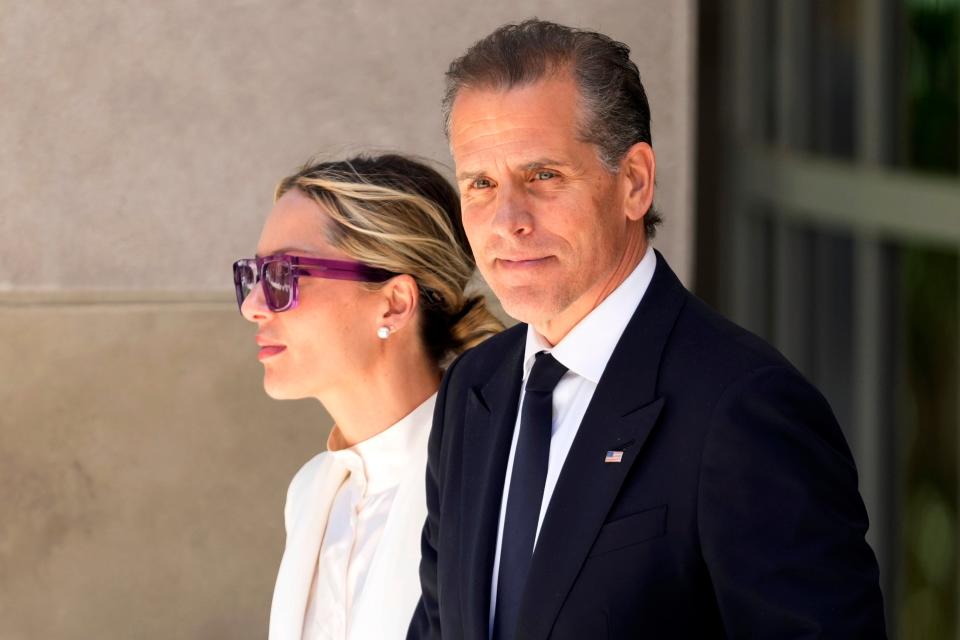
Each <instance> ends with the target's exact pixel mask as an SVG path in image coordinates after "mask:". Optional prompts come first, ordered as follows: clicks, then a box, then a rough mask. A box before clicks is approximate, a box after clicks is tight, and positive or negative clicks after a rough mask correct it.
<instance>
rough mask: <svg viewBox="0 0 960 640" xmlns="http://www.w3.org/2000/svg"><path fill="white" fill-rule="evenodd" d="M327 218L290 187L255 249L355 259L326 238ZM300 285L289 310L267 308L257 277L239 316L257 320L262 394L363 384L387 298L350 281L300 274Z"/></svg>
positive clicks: (302, 393) (285, 395)
mask: <svg viewBox="0 0 960 640" xmlns="http://www.w3.org/2000/svg"><path fill="white" fill-rule="evenodd" d="M328 224H330V221H329V218H328V217H327V214H326V213H325V212H324V211H323V210H322V209H321V208H320V206H319V205H318V204H317V203H316V202H314V201H313V200H312V199H310V198H309V197H307V196H305V195H304V194H303V193H302V192H300V191H298V190H296V189H292V190H290V191H288V192H287V193H286V194H284V195H283V197H281V198H280V199H279V200H277V202H276V204H274V207H273V210H272V211H271V212H270V215H269V217H268V218H267V221H266V223H265V224H264V227H263V231H262V232H261V234H260V241H259V243H258V244H257V255H260V256H266V255H271V254H276V253H289V254H292V255H300V256H309V257H315V258H332V259H340V260H352V258H350V257H349V256H347V255H346V254H344V253H343V252H342V251H339V250H337V249H335V248H334V247H332V246H331V245H330V244H329V243H328V242H327V241H326V234H325V233H324V231H325V228H326V225H328ZM299 288H300V295H299V302H298V304H297V306H296V307H295V308H293V309H290V310H288V311H282V312H273V311H270V309H269V308H267V305H266V302H265V301H264V299H263V288H262V287H261V286H260V285H259V284H258V285H257V286H256V287H254V288H253V290H252V291H251V292H250V295H249V296H247V299H246V300H244V302H243V306H242V308H241V310H242V312H243V316H244V317H245V318H246V319H247V320H249V321H251V322H254V323H256V324H257V336H256V341H257V345H258V346H259V347H260V350H259V353H258V357H259V359H260V362H261V363H263V368H264V373H263V386H264V389H265V390H266V392H267V394H269V395H270V396H271V397H273V398H276V399H293V398H305V397H316V398H321V400H322V398H323V397H325V396H328V395H329V394H332V393H337V391H338V388H339V386H340V385H344V384H347V385H351V386H356V385H358V384H363V379H364V377H366V376H368V375H369V373H370V371H371V369H372V366H373V364H374V363H375V362H376V359H377V355H378V354H379V352H380V349H381V348H382V345H381V344H379V343H380V342H381V341H380V340H379V339H378V338H377V328H378V327H379V326H380V324H381V322H379V320H380V318H381V317H382V315H383V313H384V311H385V310H386V308H387V306H388V305H387V301H386V300H385V299H384V297H383V296H382V295H379V294H378V292H376V291H369V290H367V289H365V288H364V285H363V284H361V283H359V282H353V281H349V280H329V279H325V278H317V277H309V276H301V277H300V280H299Z"/></svg>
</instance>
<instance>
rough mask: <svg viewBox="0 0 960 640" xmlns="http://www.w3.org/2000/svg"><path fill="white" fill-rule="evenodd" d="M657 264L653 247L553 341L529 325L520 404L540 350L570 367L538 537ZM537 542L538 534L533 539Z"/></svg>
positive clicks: (557, 395)
mask: <svg viewBox="0 0 960 640" xmlns="http://www.w3.org/2000/svg"><path fill="white" fill-rule="evenodd" d="M656 266H657V257H656V254H655V253H654V251H653V247H651V246H649V245H648V246H647V251H646V253H645V254H644V256H643V259H642V260H641V261H640V264H638V265H637V266H636V268H634V270H633V272H632V273H631V274H630V275H629V276H627V278H626V279H625V280H624V281H623V282H622V283H620V286H618V287H617V288H616V289H614V290H613V292H612V293H610V295H609V296H607V297H606V298H605V299H604V300H603V301H602V302H601V303H600V304H599V305H597V307H596V308H595V309H594V310H593V311H591V312H590V313H589V314H587V315H586V317H584V318H583V320H581V321H580V322H578V323H577V325H576V326H574V327H573V329H571V330H570V332H569V333H568V334H567V335H566V336H564V337H563V339H562V340H560V342H558V343H557V344H556V345H554V346H553V347H551V346H550V344H549V343H548V342H547V341H546V340H545V339H544V338H543V336H541V335H540V334H538V333H537V332H536V330H535V329H534V328H533V327H532V326H529V325H528V326H527V343H526V346H525V348H524V354H523V382H522V385H523V386H522V388H521V390H520V405H519V406H523V396H524V394H525V391H526V386H527V378H528V377H529V376H530V370H531V369H532V368H533V361H534V359H535V358H536V355H537V353H539V352H540V351H547V352H549V353H552V354H553V357H554V358H556V360H557V362H559V363H560V364H562V365H563V366H565V367H566V368H567V369H568V371H567V372H566V373H565V374H564V375H563V377H562V378H561V379H560V382H558V383H557V386H556V387H555V388H554V390H553V424H552V435H551V437H550V457H549V459H548V462H547V477H546V480H545V481H544V485H543V500H542V502H541V503H540V517H539V520H538V521H537V534H536V535H537V537H539V535H540V526H541V525H542V524H543V517H544V515H545V514H546V512H547V505H549V504H550V497H551V496H552V495H553V489H554V487H556V486H557V478H559V477H560V470H561V469H562V468H563V463H564V461H565V460H566V459H567V453H569V452H570V446H571V445H572V444H573V439H574V437H576V435H577V430H578V429H579V428H580V422H581V421H582V420H583V416H584V414H585V413H586V412H587V406H588V405H589V404H590V400H591V399H592V398H593V392H594V391H596V389H597V384H598V383H599V382H600V376H601V375H603V370H604V369H606V367H607V362H609V361H610V356H611V355H613V350H614V348H616V346H617V343H618V342H619V341H620V336H622V335H623V332H624V330H625V329H626V328H627V323H629V321H630V318H631V317H632V316H633V312H634V311H635V310H636V308H637V305H638V304H640V300H641V299H643V294H644V293H646V291H647V287H648V286H649V285H650V281H651V280H652V279H653V272H654V270H655V269H656ZM520 413H521V412H520V411H519V410H518V411H517V421H516V423H515V425H514V428H513V442H512V443H511V445H510V457H509V458H508V459H507V473H506V475H505V477H504V479H503V497H502V498H501V500H500V522H499V524H498V526H497V550H496V554H495V555H494V560H493V579H492V580H491V582H490V614H489V631H488V632H489V634H490V636H491V637H492V635H493V617H494V612H495V611H496V605H497V580H498V578H499V575H500V550H501V546H502V544H503V522H504V518H505V517H506V513H507V497H508V496H509V495H510V478H511V476H512V475H513V458H514V454H516V451H517V437H518V436H519V434H520ZM534 545H536V538H535V539H534Z"/></svg>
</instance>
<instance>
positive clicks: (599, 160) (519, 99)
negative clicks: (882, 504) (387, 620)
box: [410, 20, 885, 640]
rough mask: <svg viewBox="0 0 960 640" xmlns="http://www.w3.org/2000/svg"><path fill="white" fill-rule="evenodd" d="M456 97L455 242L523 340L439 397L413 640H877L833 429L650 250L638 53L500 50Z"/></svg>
mask: <svg viewBox="0 0 960 640" xmlns="http://www.w3.org/2000/svg"><path fill="white" fill-rule="evenodd" d="M447 86H448V93H447V99H446V101H445V106H446V107H447V110H446V117H447V133H448V137H449V140H450V144H451V149H452V152H453V156H454V160H455V162H456V171H457V180H458V183H459V188H460V192H461V202H462V206H463V222H464V227H465V229H466V231H467V235H468V238H469V240H470V244H471V246H472V248H473V250H474V252H475V254H476V257H477V264H478V265H479V267H480V270H481V272H482V273H483V275H484V277H485V278H486V280H487V282H488V283H489V284H490V286H491V288H492V289H493V291H494V293H496V294H497V296H498V297H499V299H500V300H501V302H502V303H503V307H504V309H505V310H506V311H507V313H509V314H510V315H511V316H513V317H515V318H517V319H518V320H521V321H522V322H523V323H525V324H519V325H516V326H515V327H513V328H511V329H509V330H507V331H505V332H503V333H502V334H500V335H499V336H496V337H494V338H491V339H490V340H488V341H487V342H486V343H484V344H482V345H481V346H479V347H477V348H476V349H474V350H472V351H469V352H467V353H466V354H464V355H463V356H462V357H461V358H459V359H458V360H457V361H456V362H454V364H453V365H451V366H450V368H449V369H448V371H447V373H446V376H445V377H444V380H443V383H442V385H441V389H440V394H439V397H438V400H437V407H436V414H435V419H434V425H433V431H432V434H431V438H430V451H429V463H428V471H427V501H428V511H429V515H428V518H427V522H426V525H425V527H424V532H423V545H422V553H423V556H422V560H421V582H422V587H423V596H422V599H421V602H420V605H419V606H418V609H417V612H416V614H415V616H414V619H413V622H412V624H411V627H410V637H411V638H441V637H442V638H447V639H460V638H465V639H471V640H486V639H488V638H493V639H495V640H508V639H511V638H522V639H531V640H532V639H546V638H555V639H558V640H559V639H561V638H569V639H577V640H583V639H593V638H697V639H701V638H723V637H738V638H741V637H743V638H745V637H750V638H843V639H845V640H850V639H853V638H882V637H884V636H885V631H884V620H883V605H882V599H881V595H880V589H879V585H878V570H877V563H876V559H875V557H874V555H873V552H872V551H871V550H870V548H869V546H868V545H867V543H866V541H865V540H864V534H865V532H866V530H867V516H866V513H865V510H864V507H863V503H862V500H861V499H860V495H859V493H858V491H857V474H856V469H855V467H854V463H853V459H852V457H851V455H850V451H849V449H848V447H847V444H846V442H845V441H844V438H843V435H842V434H841V431H840V429H839V427H838V425H837V423H836V421H835V419H834V417H833V415H832V412H831V410H830V407H829V406H828V404H827V402H826V401H825V400H824V398H823V397H822V396H821V395H820V394H819V393H818V392H817V390H816V389H814V388H813V387H812V386H811V385H810V384H809V383H808V382H806V381H805V380H804V379H803V377H802V376H801V375H800V374H799V373H798V372H797V371H796V369H794V368H793V367H792V366H791V365H790V363H789V362H787V361H786V360H785V359H784V358H783V357H782V356H781V355H780V354H778V353H777V352H776V351H775V350H774V349H772V348H771V347H769V346H768V345H766V344H765V343H764V342H762V341H761V340H759V339H758V338H756V337H754V336H753V335H751V334H749V333H748V332H746V331H744V330H743V329H741V328H739V327H737V326H735V325H733V324H732V323H730V322H728V321H727V320H725V319H724V318H722V317H721V316H719V315H718V314H716V313H715V312H714V311H712V310H711V309H709V308H708V307H706V306H705V305H704V304H703V303H702V302H700V301H699V300H698V299H697V298H695V297H694V296H693V295H691V294H690V293H689V292H687V291H686V290H685V289H684V287H683V286H682V285H681V283H680V282H679V281H678V279H677V278H676V276H675V275H674V274H673V272H672V271H671V270H670V268H669V266H667V263H666V260H665V259H664V258H663V256H662V255H660V254H659V253H657V252H655V251H654V250H653V249H652V247H651V246H650V244H649V240H650V238H651V237H652V236H653V232H654V230H655V225H656V223H657V220H658V216H657V215H656V214H655V213H654V211H653V210H652V208H651V207H652V203H653V195H654V179H655V175H656V163H655V157H654V153H653V149H652V147H651V137H650V126H649V121H650V115H649V108H648V105H647V100H646V96H645V94H644V90H643V86H642V85H641V83H640V77H639V74H638V72H637V68H636V66H635V65H634V64H633V63H632V62H631V61H630V59H629V50H628V49H627V47H626V46H624V45H622V44H620V43H617V42H614V41H612V40H610V39H609V38H607V37H606V36H603V35H601V34H597V33H592V32H587V31H579V30H575V29H569V28H567V27H563V26H560V25H555V24H551V23H547V22H541V21H536V20H533V21H527V22H524V23H521V24H519V25H508V26H505V27H501V28H500V29H498V30H497V31H495V32H494V33H492V34H491V35H489V36H487V37H486V38H484V39H483V40H481V41H479V42H478V43H476V44H475V45H474V46H473V47H472V48H471V49H470V50H469V51H467V53H466V54H465V55H464V56H463V57H461V58H459V59H458V60H456V61H454V62H453V64H452V65H451V66H450V70H449V71H448V73H447Z"/></svg>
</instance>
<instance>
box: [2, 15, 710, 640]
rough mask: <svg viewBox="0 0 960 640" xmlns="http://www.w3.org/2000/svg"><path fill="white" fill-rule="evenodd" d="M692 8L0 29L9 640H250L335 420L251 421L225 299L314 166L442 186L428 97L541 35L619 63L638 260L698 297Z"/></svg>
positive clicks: (255, 380) (251, 394)
mask: <svg viewBox="0 0 960 640" xmlns="http://www.w3.org/2000/svg"><path fill="white" fill-rule="evenodd" d="M694 4H695V3H694V1H693V0H683V1H677V2H662V1H660V0H640V1H638V0H616V1H614V0H601V1H598V2H594V3H572V2H569V1H566V2H562V3H561V2H550V1H546V0H538V1H536V2H531V3H528V4H527V5H525V6H524V8H523V10H522V11H518V10H517V9H515V8H514V6H515V3H512V2H507V1H506V0H490V1H488V2H485V3H479V4H477V3H470V4H466V3H450V2H443V1H441V0H428V1H425V2H416V3H414V2H407V3H403V2H401V3H397V2H393V3H387V2H371V1H369V0H361V1H359V2H351V3H320V2H293V1H276V2H257V1H252V0H251V1H241V0H236V1H234V2H213V3H197V2H193V1H190V2H188V1H186V0H171V1H169V2H164V3H126V2H119V1H113V2H104V1H102V0H101V1H98V2H81V1H78V2H71V3H55V2H52V1H50V0H37V1H34V2H29V3H7V4H6V5H5V6H4V7H3V9H2V11H0V96H2V98H0V100H2V104H3V109H2V115H0V336H2V340H0V407H3V411H0V492H2V493H0V640H11V639H20V638H92V637H97V638H131V637H136V638H228V637H229V638H261V637H263V636H264V634H265V625H266V618H267V614H268V610H269V599H270V592H271V588H272V583H273V578H274V576H275V572H276V566H277V562H278V560H279V554H280V552H281V549H282V539H283V535H282V523H281V509H282V503H283V495H284V491H285V488H286V484H287V482H288V480H289V478H290V476H291V475H292V474H293V472H294V471H295V470H296V468H297V467H298V466H299V465H300V464H301V463H302V462H303V461H304V460H306V459H308V458H309V457H310V456H311V455H312V454H313V453H315V452H316V451H318V450H320V449H321V447H322V444H323V442H324V441H325V437H326V432H327V430H328V429H329V419H328V418H327V417H326V416H325V414H324V413H323V411H322V409H321V408H320V407H319V406H318V405H317V404H316V403H315V402H313V401H301V402H293V403H278V402H274V401H271V400H269V399H268V398H266V397H265V396H264V394H263V392H262V388H261V386H260V367H259V365H258V364H257V363H256V361H255V348H254V345H253V342H252V335H253V330H252V327H251V326H248V325H247V323H245V322H244V321H243V320H242V319H241V318H240V317H239V315H237V314H236V311H235V307H233V303H232V302H231V301H230V296H231V295H232V294H231V293H230V283H229V279H230V276H229V264H230V262H231V261H232V260H233V259H234V258H236V257H238V256H240V255H246V254H250V253H251V252H252V251H253V247H254V245H255V243H256V238H257V235H258V233H259V227H260V225H261V223H262V220H263V216H264V215H265V213H266V212H267V210H268V209H269V206H270V199H271V190H272V187H273V185H274V183H275V181H276V180H277V179H278V178H279V177H280V176H281V175H283V174H284V173H286V172H287V171H289V170H291V169H293V168H294V167H295V166H296V165H297V164H298V163H300V162H301V161H302V160H304V159H305V158H306V157H308V156H309V155H311V154H313V153H316V152H321V153H323V154H324V155H327V156H331V157H335V156H339V155H342V154H344V153H348V152H352V151H357V150H364V149H371V148H372V149H375V150H377V149H379V150H383V149H399V150H405V151H409V152H414V153H418V154H422V155H425V156H428V157H432V158H435V159H437V160H439V161H441V162H444V163H447V164H449V163H450V159H449V155H448V153H447V150H446V144H445V141H444V140H443V138H442V134H441V131H440V126H439V114H438V109H437V103H438V100H439V95H440V91H441V84H442V73H443V70H444V68H445V67H446V64H447V63H448V62H449V60H450V59H451V58H452V57H454V56H455V55H457V54H459V53H460V52H462V50H463V49H464V48H465V47H466V46H467V45H469V44H470V43H471V42H473V41H474V40H475V39H476V38H478V37H480V36H482V35H484V34H485V33H487V32H488V31H490V30H491V29H492V28H494V27H495V26H496V25H498V24H501V23H503V22H505V21H509V20H517V19H521V18H523V17H527V16H529V15H539V16H540V17H543V18H549V19H554V20H558V21H561V22H566V23H570V24H577V25H582V26H588V27H592V28H596V29H599V30H602V31H605V32H607V33H609V34H611V35H612V36H614V37H616V38H618V39H621V40H624V41H626V42H627V43H629V44H630V45H631V46H632V47H633V49H634V59H635V60H636V61H637V62H638V64H639V66H640V69H641V73H642V74H643V77H644V81H645V84H646V85H647V88H648V91H649V94H650V99H651V103H652V108H653V119H654V125H653V126H654V130H653V132H654V141H655V148H656V149H657V152H658V159H659V166H658V168H659V176H660V178H659V187H660V190H659V197H658V204H659V206H660V209H661V210H662V212H663V213H664V217H665V218H666V225H665V227H664V228H663V230H662V233H661V236H660V238H659V239H658V242H657V245H658V247H659V248H661V250H663V251H664V253H665V254H666V255H667V256H668V258H669V259H670V260H671V262H672V264H673V265H674V267H675V268H677V269H678V271H680V273H681V275H686V274H688V273H691V272H692V271H691V268H690V267H691V264H690V263H691V255H690V250H691V247H692V242H691V237H690V235H691V229H692V211H691V207H692V204H691V203H692V196H691V193H692V181H693V176H692V173H691V169H692V166H693V163H692V144H693V134H694V132H693V130H692V125H693V118H692V113H693V95H692V91H693V69H692V65H693V42H692V36H693V32H694V31H693V25H694V16H693V15H692V11H693V6H694Z"/></svg>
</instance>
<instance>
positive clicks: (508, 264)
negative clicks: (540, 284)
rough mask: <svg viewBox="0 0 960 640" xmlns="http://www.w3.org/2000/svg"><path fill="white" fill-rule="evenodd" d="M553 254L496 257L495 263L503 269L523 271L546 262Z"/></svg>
mask: <svg viewBox="0 0 960 640" xmlns="http://www.w3.org/2000/svg"><path fill="white" fill-rule="evenodd" d="M552 257H553V256H540V257H519V256H518V257H513V258H495V259H494V263H495V264H496V266H498V267H500V268H501V269H506V270H508V271H522V270H525V269H532V268H536V267H539V266H542V265H543V264H545V263H546V262H547V261H548V260H550V258H552Z"/></svg>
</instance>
